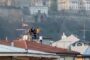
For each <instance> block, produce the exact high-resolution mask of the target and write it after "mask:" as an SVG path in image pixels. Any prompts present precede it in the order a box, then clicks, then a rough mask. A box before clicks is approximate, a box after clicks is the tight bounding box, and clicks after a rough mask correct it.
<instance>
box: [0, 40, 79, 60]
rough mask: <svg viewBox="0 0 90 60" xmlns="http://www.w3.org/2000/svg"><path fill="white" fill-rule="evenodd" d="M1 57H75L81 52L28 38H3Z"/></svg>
mask: <svg viewBox="0 0 90 60" xmlns="http://www.w3.org/2000/svg"><path fill="white" fill-rule="evenodd" d="M0 48H2V49H0V58H2V59H3V60H5V59H9V60H11V59H16V60H18V59H20V60H59V59H60V60H61V59H65V60H67V59H69V60H73V59H75V56H77V55H79V53H77V52H74V51H68V50H67V49H63V48H57V47H52V46H49V45H44V44H41V43H37V42H35V41H27V40H13V41H8V40H1V41H0Z"/></svg>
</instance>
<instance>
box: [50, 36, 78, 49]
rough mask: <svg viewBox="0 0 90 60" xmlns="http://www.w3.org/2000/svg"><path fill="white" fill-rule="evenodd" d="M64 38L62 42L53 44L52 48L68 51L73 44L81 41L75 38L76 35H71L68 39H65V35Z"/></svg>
mask: <svg viewBox="0 0 90 60" xmlns="http://www.w3.org/2000/svg"><path fill="white" fill-rule="evenodd" d="M63 36H64V37H63ZM63 36H62V39H61V40H59V41H56V42H54V43H52V46H56V47H59V48H66V49H67V48H68V47H69V46H70V45H71V44H73V43H75V42H77V41H79V39H78V38H77V37H75V36H74V35H70V36H68V37H65V35H63Z"/></svg>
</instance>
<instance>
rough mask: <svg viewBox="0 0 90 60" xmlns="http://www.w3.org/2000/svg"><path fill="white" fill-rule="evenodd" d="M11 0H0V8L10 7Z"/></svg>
mask: <svg viewBox="0 0 90 60" xmlns="http://www.w3.org/2000/svg"><path fill="white" fill-rule="evenodd" d="M11 3H12V0H0V6H11Z"/></svg>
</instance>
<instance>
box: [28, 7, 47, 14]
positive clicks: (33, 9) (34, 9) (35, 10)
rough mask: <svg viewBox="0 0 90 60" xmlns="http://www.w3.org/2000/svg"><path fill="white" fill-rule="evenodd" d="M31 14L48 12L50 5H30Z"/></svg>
mask: <svg viewBox="0 0 90 60" xmlns="http://www.w3.org/2000/svg"><path fill="white" fill-rule="evenodd" d="M29 10H30V14H31V15H33V14H38V13H39V12H40V13H41V14H46V15H47V14H48V7H47V6H32V7H30V9H29Z"/></svg>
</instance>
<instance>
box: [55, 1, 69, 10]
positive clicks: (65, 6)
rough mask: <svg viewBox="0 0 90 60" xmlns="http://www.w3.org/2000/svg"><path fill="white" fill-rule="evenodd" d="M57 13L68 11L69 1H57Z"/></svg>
mask: <svg viewBox="0 0 90 60" xmlns="http://www.w3.org/2000/svg"><path fill="white" fill-rule="evenodd" d="M57 2H58V3H57V6H58V8H57V9H58V11H60V10H68V9H69V3H70V2H69V0H57Z"/></svg>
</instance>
